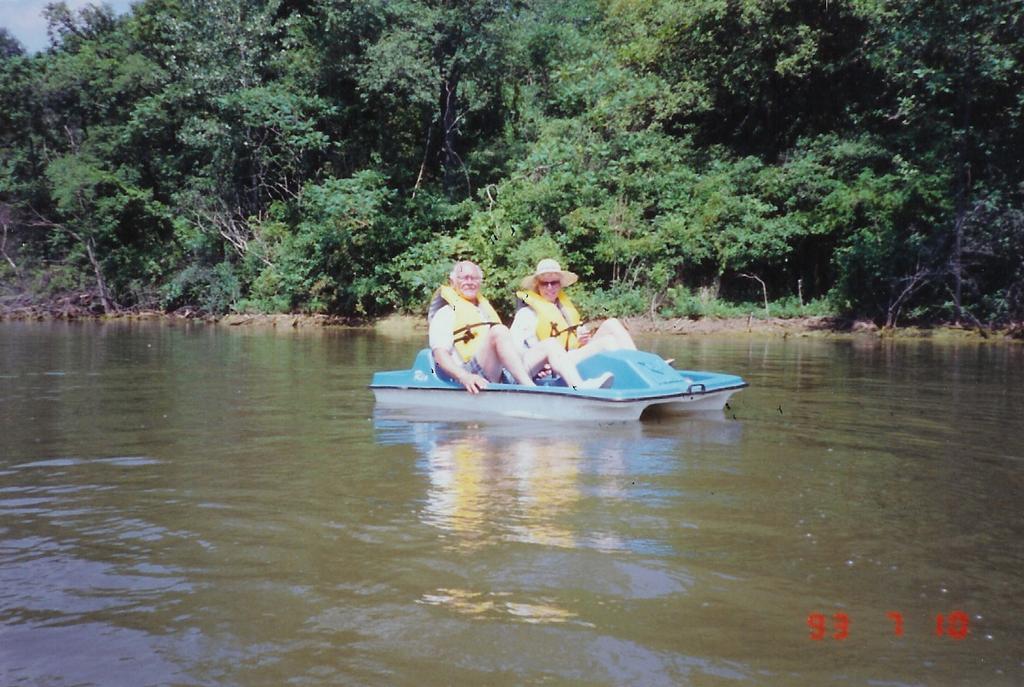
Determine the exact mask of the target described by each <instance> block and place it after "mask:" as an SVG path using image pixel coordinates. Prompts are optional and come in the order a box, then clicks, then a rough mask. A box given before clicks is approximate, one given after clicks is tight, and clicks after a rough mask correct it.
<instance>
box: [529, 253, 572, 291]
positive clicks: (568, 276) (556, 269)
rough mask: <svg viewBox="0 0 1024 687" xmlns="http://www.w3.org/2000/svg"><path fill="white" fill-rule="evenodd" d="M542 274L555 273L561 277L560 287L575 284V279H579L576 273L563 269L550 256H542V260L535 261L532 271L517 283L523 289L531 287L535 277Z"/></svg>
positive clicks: (535, 280) (534, 283)
mask: <svg viewBox="0 0 1024 687" xmlns="http://www.w3.org/2000/svg"><path fill="white" fill-rule="evenodd" d="M543 274H557V275H558V276H559V277H561V279H562V288H565V287H566V286H571V285H572V284H575V283H576V280H577V279H579V277H578V276H577V275H576V273H574V272H570V271H569V270H563V269H562V266H561V265H559V264H558V261H557V260H552V259H551V258H544V259H543V260H541V261H540V262H538V263H537V269H536V270H535V271H534V273H533V274H531V275H529V276H526V277H523V280H522V281H521V282H519V285H520V286H522V287H523V288H524V289H532V288H533V287H534V286H536V282H537V277H539V276H541V275H543Z"/></svg>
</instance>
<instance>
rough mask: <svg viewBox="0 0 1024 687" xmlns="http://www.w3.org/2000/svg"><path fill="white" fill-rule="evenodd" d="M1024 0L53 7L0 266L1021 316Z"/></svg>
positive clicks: (6, 48)
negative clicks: (474, 266) (553, 285)
mask: <svg viewBox="0 0 1024 687" xmlns="http://www.w3.org/2000/svg"><path fill="white" fill-rule="evenodd" d="M1019 5H1020V3H1019V0H980V1H979V2H972V3H968V2H965V1H960V0H958V1H956V2H947V3H933V2H926V1H925V0H908V1H907V2H900V3H896V2H891V1H890V0H857V1H856V2H848V3H842V2H832V3H822V2H820V1H817V0H813V1H812V0H697V1H694V2H685V3H681V2H675V1H673V0H653V1H645V2H638V1H636V0H565V1H563V2H557V3H556V2H549V1H544V0H516V1H515V2H499V1H498V0H460V1H459V2H450V1H441V0H397V1H394V2H384V1H383V0H374V1H372V2H351V1H349V0H343V1H336V0H331V1H330V2H328V1H327V0H304V1H303V2H298V3H296V2H287V1H285V0H213V1H212V2H197V0H142V2H139V3H137V4H135V5H134V6H133V7H132V9H131V10H130V12H129V13H128V14H127V15H124V16H116V15H114V14H113V12H112V11H111V10H109V9H108V8H105V7H104V6H102V5H87V6H85V7H83V8H82V9H79V10H72V9H70V8H69V7H68V6H67V5H64V4H62V3H56V4H52V5H50V6H49V7H48V9H47V10H46V15H47V18H48V21H49V22H50V35H51V40H52V46H51V48H50V49H49V50H47V51H46V52H44V53H42V54H39V55H34V56H29V55H26V54H25V53H24V51H23V49H22V48H21V46H20V45H19V44H18V43H17V41H15V40H14V39H13V38H12V37H11V36H10V34H9V33H8V32H6V31H5V30H3V31H0V96H2V97H3V100H4V102H5V103H7V104H8V105H7V107H5V108H4V110H3V111H2V112H0V219H2V220H3V222H2V224H3V241H4V243H3V247H4V250H3V255H0V260H2V262H0V265H3V269H4V270H5V271H6V272H5V274H6V273H13V274H17V275H18V276H19V279H20V281H19V283H20V284H24V285H26V286H24V288H32V289H36V290H37V291H38V292H39V294H40V295H41V296H45V295H47V294H54V293H55V292H56V291H58V290H59V289H61V288H69V289H70V288H74V289H83V288H84V289H87V290H93V291H94V292H95V293H96V294H97V295H98V296H99V298H100V299H101V300H102V301H103V302H104V306H105V307H106V308H107V309H116V308H118V307H128V306H134V305H150V304H155V303H159V304H160V305H162V307H165V308H179V307H186V306H187V307H196V308H199V309H202V310H205V311H208V312H216V313H220V312H227V311H229V310H232V309H235V310H269V311H281V310H283V311H292V310H300V311H308V312H330V313H343V314H358V315H373V314H378V313H382V312H387V311H389V310H393V309H400V310H406V311H413V312H419V311H421V310H422V308H423V307H424V303H425V300H426V299H427V298H428V297H429V295H430V293H431V292H432V291H433V289H434V288H435V287H436V285H437V284H438V283H440V282H441V281H442V280H443V279H444V277H445V275H446V274H447V272H448V269H449V268H450V264H451V261H452V260H454V259H457V258H467V257H468V258H473V259H475V260H477V261H478V262H480V264H481V265H482V266H483V268H484V270H485V272H486V275H487V282H486V286H485V292H486V293H487V294H488V295H489V296H490V297H492V298H493V299H495V300H496V301H498V302H499V303H504V304H506V305H509V304H511V298H512V292H513V289H514V285H515V283H516V282H517V281H518V279H519V278H520V277H521V276H522V275H524V274H526V273H527V272H529V270H530V269H531V268H532V266H533V265H534V264H536V262H537V261H538V260H539V259H540V258H542V257H555V258H557V259H559V260H561V261H562V262H563V263H564V264H566V265H568V266H569V268H571V269H573V270H574V271H576V272H578V273H579V274H580V275H581V276H582V278H583V280H584V284H585V288H583V289H577V290H578V291H579V292H580V293H578V294H577V296H576V297H577V299H578V300H579V301H580V302H581V305H582V306H583V307H584V309H585V310H586V311H587V312H588V313H589V314H593V315H596V314H608V315H623V314H630V313H661V314H663V315H678V316H699V315H711V316H714V315H717V314H723V313H730V312H733V308H734V307H735V306H734V305H732V303H734V302H735V301H749V302H752V303H756V302H759V301H761V299H762V291H761V285H760V284H759V283H758V281H760V282H763V283H764V285H765V288H766V289H767V291H768V293H769V298H770V300H771V301H772V303H773V309H775V310H777V311H778V312H780V313H790V314H809V313H820V312H822V311H824V310H826V309H829V308H833V309H837V310H842V311H845V312H849V313H852V314H857V315H867V316H870V317H873V318H875V319H877V320H878V321H879V322H881V323H886V324H890V325H895V324H898V323H899V322H900V321H901V318H903V319H906V318H908V317H924V318H930V319H963V320H966V321H972V322H974V321H981V320H984V321H991V322H1005V321H1014V320H1021V319H1024V273H1022V271H1021V270H1022V268H1021V265H1024V241H1022V238H1021V236H1022V232H1021V227H1022V226H1024V222H1022V221H1021V212H1022V208H1024V203H1022V198H1021V192H1020V188H1021V183H1022V182H1024V168H1022V165H1024V162H1022V160H1021V158H1020V155H1019V151H1020V150H1021V149H1024V126H1022V122H1024V111H1022V110H1024V98H1021V96H1020V94H1021V93H1024V69H1021V63H1022V60H1024V32H1022V31H1021V29H1022V26H1024V25H1022V23H1021V22H1022V20H1021V19H1020V17H1021V13H1020V11H1019V9H1020V7H1019ZM12 265H13V267H12ZM805 303H806V305H805ZM750 310H752V308H751V307H749V306H742V308H741V309H740V312H742V313H743V314H745V313H747V312H750ZM760 310H762V308H758V309H757V310H756V311H760Z"/></svg>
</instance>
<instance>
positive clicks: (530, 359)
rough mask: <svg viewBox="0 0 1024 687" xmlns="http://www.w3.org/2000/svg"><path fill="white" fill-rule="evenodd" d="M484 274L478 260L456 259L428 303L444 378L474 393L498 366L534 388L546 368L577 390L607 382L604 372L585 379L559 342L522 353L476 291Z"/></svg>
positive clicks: (433, 342) (433, 343) (493, 377)
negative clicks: (598, 375)
mask: <svg viewBox="0 0 1024 687" xmlns="http://www.w3.org/2000/svg"><path fill="white" fill-rule="evenodd" d="M483 278H484V275H483V270H481V269H480V267H479V266H478V265H477V264H476V263H474V262H470V261H469V260H463V261H461V262H457V263H455V266H454V267H453V268H452V271H451V274H450V275H448V281H449V284H448V285H445V286H441V287H440V288H438V290H437V292H436V293H435V294H434V298H433V299H432V301H431V303H430V310H429V313H428V315H427V317H428V318H429V321H430V333H429V337H430V350H431V352H432V353H433V355H434V363H435V364H436V365H437V367H438V368H439V369H440V372H441V374H442V375H443V376H445V377H447V378H449V379H451V380H454V381H456V382H458V383H459V384H461V385H462V386H464V387H466V390H467V391H469V392H470V393H472V394H475V393H479V391H480V390H481V389H486V388H487V384H488V382H497V381H498V380H500V379H501V373H502V368H505V369H507V370H508V371H509V374H511V375H512V377H513V378H514V379H515V381H516V383H518V384H522V385H523V386H535V385H536V384H535V383H534V381H533V378H534V376H535V375H536V374H537V373H538V372H540V371H541V370H542V369H544V368H545V367H546V366H549V367H550V369H551V370H552V371H554V372H555V373H557V374H559V375H561V376H562V379H564V380H565V382H566V383H567V384H569V385H570V386H573V387H575V388H583V389H595V388H599V387H604V386H607V385H608V384H609V383H610V382H611V380H612V376H611V375H610V374H607V373H606V374H604V375H601V376H600V377H597V378H595V379H588V380H586V381H584V380H583V379H582V378H581V377H580V374H579V372H578V371H577V370H576V365H575V364H574V363H572V362H571V361H570V360H569V357H568V355H567V354H566V353H565V351H564V350H562V348H561V347H560V346H558V345H557V342H555V344H553V345H552V344H547V345H543V346H537V347H535V348H534V349H532V350H531V351H528V352H526V353H525V354H523V353H520V351H519V350H518V349H517V348H516V346H515V344H514V343H513V341H512V337H511V335H510V334H509V330H508V327H506V326H505V325H503V324H502V323H501V318H499V317H498V313H496V312H495V311H494V308H493V307H491V304H490V303H489V302H488V301H487V299H486V298H484V297H483V296H481V295H480V286H481V284H482V283H483Z"/></svg>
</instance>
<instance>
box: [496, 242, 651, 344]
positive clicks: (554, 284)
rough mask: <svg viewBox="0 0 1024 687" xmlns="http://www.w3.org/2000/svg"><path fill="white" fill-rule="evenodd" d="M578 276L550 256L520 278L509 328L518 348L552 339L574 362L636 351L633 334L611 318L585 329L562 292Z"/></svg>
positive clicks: (576, 311)
mask: <svg viewBox="0 0 1024 687" xmlns="http://www.w3.org/2000/svg"><path fill="white" fill-rule="evenodd" d="M578 279H579V277H578V276H577V275H576V274H575V273H573V272H570V271H568V270H563V269H562V267H561V265H559V264H558V262H557V261H556V260H552V259H551V258H545V259H544V260H541V261H540V262H539V263H537V269H536V270H534V272H533V274H531V275H528V276H526V277H524V278H523V280H522V281H521V282H520V284H519V285H520V287H521V289H520V290H519V291H517V292H516V298H517V305H518V309H517V310H516V316H515V319H513V321H512V327H511V332H512V339H513V340H514V341H515V343H516V345H517V346H518V347H519V348H520V350H521V351H529V350H531V349H533V348H535V347H537V346H538V345H542V344H544V343H545V342H547V341H552V340H554V341H557V342H558V345H559V347H560V348H563V349H564V350H565V351H567V352H568V354H569V359H570V360H572V362H573V363H579V362H580V361H581V360H584V359H586V358H589V357H590V356H592V355H594V354H595V353H600V352H602V351H615V350H622V349H628V350H634V351H635V350H636V343H634V342H633V337H632V336H630V334H629V331H627V330H626V327H625V326H624V325H623V324H622V323H621V322H619V321H618V320H617V319H615V318H614V317H613V318H609V319H607V320H605V321H604V322H602V323H601V325H600V326H599V327H598V328H597V330H596V331H593V332H591V331H590V330H589V328H587V326H586V324H585V323H584V321H583V320H582V318H581V317H580V313H579V311H578V310H577V309H576V306H575V305H573V302H572V301H571V300H570V299H569V296H568V295H567V294H566V293H565V292H564V291H563V289H564V288H566V287H567V286H571V285H572V284H575V283H576V281H577V280H578Z"/></svg>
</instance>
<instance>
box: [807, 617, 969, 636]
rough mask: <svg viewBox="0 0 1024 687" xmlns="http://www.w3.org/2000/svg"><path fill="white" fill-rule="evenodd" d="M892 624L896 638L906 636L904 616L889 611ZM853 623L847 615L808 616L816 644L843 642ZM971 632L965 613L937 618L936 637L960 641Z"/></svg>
mask: <svg viewBox="0 0 1024 687" xmlns="http://www.w3.org/2000/svg"><path fill="white" fill-rule="evenodd" d="M885 616H886V617H887V618H888V619H889V621H890V623H891V624H892V633H893V636H894V637H902V636H903V634H904V628H903V614H902V613H900V612H899V611H889V612H888V613H886V614H885ZM852 624H853V621H852V620H851V619H850V616H849V614H847V613H833V614H832V615H826V614H824V613H810V614H808V616H807V627H808V628H809V629H810V635H808V637H809V638H810V639H811V640H813V641H816V642H820V641H822V640H825V639H832V640H835V641H840V642H841V641H843V640H844V639H847V638H848V637H849V636H850V627H851V625H852ZM969 632H970V616H968V615H967V614H966V613H964V612H963V611H953V612H951V613H949V614H943V613H939V614H937V615H936V616H935V636H936V637H948V638H950V639H955V640H960V639H964V638H965V637H967V634H968V633H969Z"/></svg>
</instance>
